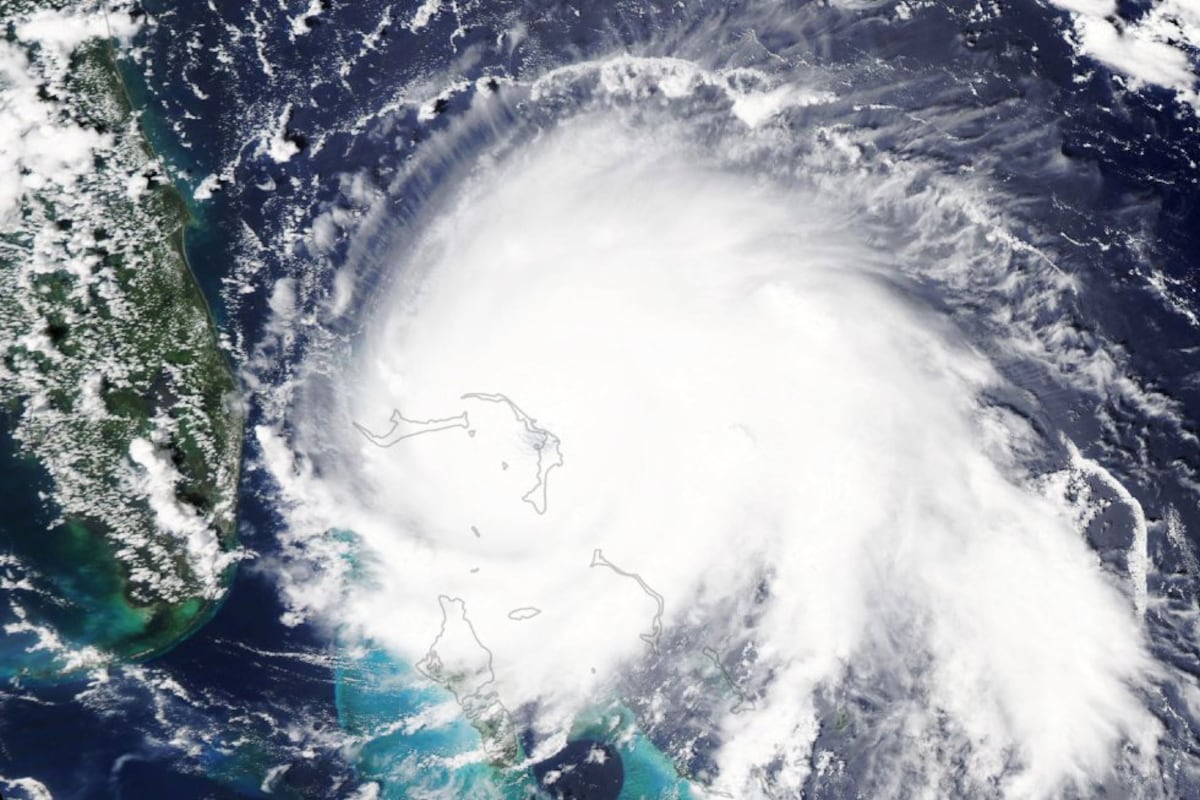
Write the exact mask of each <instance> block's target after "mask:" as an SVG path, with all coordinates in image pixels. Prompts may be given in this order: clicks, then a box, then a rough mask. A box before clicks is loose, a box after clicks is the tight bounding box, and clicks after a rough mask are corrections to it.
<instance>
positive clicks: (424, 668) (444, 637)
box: [416, 595, 521, 765]
mask: <svg viewBox="0 0 1200 800" xmlns="http://www.w3.org/2000/svg"><path fill="white" fill-rule="evenodd" d="M438 602H439V603H440V604H441V607H442V627H441V630H440V631H439V632H438V635H437V637H436V638H435V639H434V640H433V644H431V645H430V646H429V651H428V652H427V653H426V654H425V657H424V658H422V659H421V660H420V661H418V662H417V664H416V667H417V669H418V670H419V671H420V672H421V674H422V675H424V676H425V677H427V678H429V679H430V680H431V681H434V682H435V683H438V684H441V685H442V686H444V687H445V688H446V689H448V690H450V692H451V693H452V694H453V695H454V699H455V700H456V701H458V704H459V706H460V707H461V708H462V710H463V715H464V716H465V717H466V718H467V720H468V721H469V722H470V723H471V725H472V726H473V727H474V728H475V730H477V731H478V732H479V735H480V737H482V739H483V749H484V752H486V753H487V756H488V760H489V761H490V762H491V763H493V764H507V765H512V764H515V763H517V761H518V760H519V759H520V756H521V748H520V744H519V743H518V741H517V726H516V723H514V722H513V719H512V715H510V714H509V713H508V709H507V708H505V707H504V704H503V703H502V702H501V701H500V695H499V694H498V693H497V692H496V688H495V681H496V674H495V672H493V671H492V651H491V650H489V649H488V648H487V647H485V646H484V644H483V642H481V641H479V637H478V636H477V635H476V633H475V628H474V626H473V625H472V624H471V621H470V620H469V619H468V618H467V604H466V603H465V602H464V601H463V600H461V599H459V598H457V597H448V596H446V595H441V596H440V597H438Z"/></svg>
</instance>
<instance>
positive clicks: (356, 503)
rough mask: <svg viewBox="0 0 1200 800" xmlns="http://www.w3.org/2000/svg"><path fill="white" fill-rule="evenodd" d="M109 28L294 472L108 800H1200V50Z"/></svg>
mask: <svg viewBox="0 0 1200 800" xmlns="http://www.w3.org/2000/svg"><path fill="white" fill-rule="evenodd" d="M110 14H111V15H112V16H113V17H114V18H116V17H118V16H120V15H122V14H123V15H124V16H120V19H121V20H122V21H121V23H120V25H121V26H123V27H120V30H121V36H122V37H124V38H123V40H122V41H124V42H125V44H124V45H123V47H125V48H127V49H128V54H127V55H125V56H123V58H127V59H128V64H127V67H126V71H127V72H128V73H129V76H128V77H127V80H128V81H129V82H130V92H131V97H132V98H133V101H134V104H135V106H136V105H139V104H141V105H144V110H143V111H141V112H140V113H141V115H142V116H141V120H142V122H141V124H142V126H143V128H144V129H145V136H146V137H147V139H148V141H149V143H150V144H151V145H153V146H154V148H155V149H156V150H157V151H158V153H159V154H160V155H161V159H162V161H161V169H162V171H163V173H164V174H165V175H167V176H169V180H170V181H171V182H172V183H173V185H175V186H176V187H178V189H179V191H180V192H181V193H182V196H183V197H184V198H185V200H186V204H187V206H188V209H189V213H190V214H191V222H190V223H189V227H188V228H187V238H186V240H185V242H184V244H183V248H184V252H185V254H186V257H187V261H188V264H189V265H190V268H191V270H192V271H193V272H194V274H195V276H196V279H197V282H198V286H199V290H200V291H201V292H202V293H203V294H204V295H205V296H206V297H207V298H209V302H210V303H211V304H212V309H211V311H212V314H213V315H214V320H215V322H214V324H215V326H216V330H217V336H218V340H219V343H220V347H221V348H222V349H223V351H224V352H225V353H227V354H228V358H229V359H230V360H231V363H232V364H233V369H234V371H235V373H236V376H237V382H238V389H237V400H236V404H235V406H234V407H236V408H237V409H239V413H244V415H245V432H244V440H245V441H244V447H243V450H242V455H241V458H242V464H241V471H242V474H241V477H240V484H239V486H238V489H237V507H238V511H237V519H238V525H237V529H238V543H237V546H236V548H234V549H233V550H232V552H231V553H230V554H228V555H221V556H219V557H217V556H212V557H213V558H219V568H220V569H228V570H230V572H229V573H228V574H229V575H230V576H232V577H229V579H228V583H227V584H226V589H225V591H226V592H227V595H226V596H225V598H224V599H223V600H222V601H221V605H220V607H219V608H214V609H213V610H212V611H211V612H210V614H211V618H208V617H206V618H205V619H204V620H203V621H202V622H200V623H197V624H196V625H195V626H194V627H193V629H189V632H188V634H187V636H186V640H183V639H180V640H179V641H178V642H176V643H175V644H173V645H172V647H171V648H170V649H166V650H164V651H161V652H156V653H155V654H154V655H153V656H147V654H146V652H143V653H141V654H139V655H136V656H135V657H134V658H133V659H131V660H123V659H121V658H116V659H115V660H113V659H107V658H103V657H95V658H93V656H95V648H96V647H102V644H97V643H96V642H91V646H92V647H93V649H92V650H79V651H77V652H76V651H72V650H71V647H74V646H76V643H74V640H71V639H70V637H69V636H68V637H67V639H66V640H64V641H63V642H58V640H57V639H55V640H54V642H55V644H54V645H53V646H55V647H60V646H61V647H62V648H63V649H64V652H65V653H70V652H76V661H79V658H80V657H81V656H80V654H81V653H82V654H83V655H85V656H87V658H83V661H85V662H88V663H92V662H94V664H93V665H92V666H90V667H87V668H85V669H84V671H83V672H82V673H80V672H79V671H78V669H76V668H72V669H74V671H71V670H67V671H68V672H70V673H71V676H72V677H71V678H70V681H74V682H75V683H71V682H70V681H68V682H67V683H66V684H63V683H62V682H59V684H58V686H59V688H58V689H55V690H51V689H48V688H47V689H39V688H36V687H34V688H31V689H24V690H22V691H25V692H26V693H27V694H26V695H24V697H26V698H27V699H26V700H25V702H32V700H30V699H28V698H33V697H37V696H39V695H38V692H42V691H46V692H53V691H58V692H60V694H54V695H53V696H52V697H50V699H48V700H46V702H50V703H51V704H54V705H56V706H57V707H59V708H61V709H63V711H62V713H64V714H65V713H67V710H68V709H69V710H71V713H79V714H80V715H81V717H80V718H81V719H87V720H93V721H92V722H86V723H82V722H81V723H76V724H84V725H100V724H101V723H100V722H98V721H97V720H107V721H111V720H114V719H121V720H133V721H135V722H131V726H132V727H133V728H134V729H135V730H136V733H135V734H131V735H130V736H126V737H124V738H120V739H119V740H117V741H116V743H114V745H113V748H112V749H113V752H112V753H111V754H109V755H106V756H104V757H100V756H97V757H96V758H95V759H94V760H95V762H96V764H98V765H106V766H104V767H103V771H105V773H106V775H107V778H105V780H106V781H107V784H108V785H109V786H110V787H116V788H115V790H114V791H116V792H117V793H116V794H113V795H101V794H86V793H85V794H84V795H79V796H87V797H92V796H97V797H99V796H119V797H125V796H129V797H134V796H150V795H149V794H147V792H151V793H152V792H161V791H167V790H168V788H169V787H183V786H192V787H194V789H195V791H200V788H201V786H204V787H208V788H207V789H205V790H206V791H217V790H218V789H219V790H220V791H224V792H228V793H230V794H229V795H228V796H236V797H243V796H245V797H251V796H266V795H276V794H278V795H282V796H288V797H346V798H352V797H353V798H359V799H360V800H365V799H366V798H513V799H514V800H515V799H516V798H521V799H522V800H524V799H526V798H584V799H586V800H603V799H604V798H612V799H613V800H616V799H617V798H621V799H622V800H633V799H634V798H648V799H649V798H708V797H728V798H746V800H753V799H756V798H764V799H765V798H772V799H776V798H778V799H782V798H800V797H805V798H937V797H964V798H966V797H969V798H1014V799H1016V798H1030V799H1041V798H1084V797H1130V798H1187V797H1191V796H1195V794H1196V793H1197V792H1198V791H1200V788H1198V787H1200V761H1198V760H1197V756H1196V752H1197V749H1196V736H1197V733H1196V731H1197V730H1198V729H1200V721H1198V720H1200V717H1198V716H1197V715H1198V713H1200V684H1198V683H1197V678H1196V676H1197V674H1200V672H1198V670H1200V649H1198V647H1197V643H1196V621H1197V609H1198V608H1200V607H1198V606H1197V594H1196V592H1197V580H1200V562H1197V556H1196V552H1195V535H1194V533H1193V531H1195V530H1196V529H1197V526H1198V525H1200V518H1198V516H1197V510H1196V509H1197V504H1196V498H1197V491H1198V488H1200V474H1198V470H1200V439H1198V438H1197V433H1196V418H1197V413H1200V395H1198V394H1197V391H1198V388H1200V384H1198V383H1197V380H1196V375H1197V372H1196V368H1195V364H1196V361H1195V359H1196V354H1197V353H1200V317H1198V316H1197V314H1200V311H1198V310H1197V305H1196V304H1197V300H1196V292H1197V288H1196V287H1197V285H1198V284H1197V278H1196V273H1195V267H1196V263H1197V253H1200V240H1198V238H1197V237H1198V236H1200V216H1198V213H1200V212H1198V211H1197V206H1196V203H1195V197H1196V192H1197V183H1198V179H1200V167H1198V166H1197V164H1198V163H1200V138H1198V137H1200V127H1198V126H1197V121H1196V120H1197V116H1196V115H1197V113H1200V77H1198V76H1200V12H1198V11H1197V10H1196V9H1195V8H1194V7H1193V6H1191V5H1190V4H1188V3H1186V2H1183V0H1157V2H1148V3H1132V4H1116V3H1110V2H1108V0H1087V1H1086V2H1084V1H1083V0H1053V2H1037V1H1036V0H1016V1H1015V2H1007V3H1002V4H1001V3H986V4H985V3H979V4H967V3H932V2H913V1H912V0H901V2H892V0H880V1H879V2H873V1H871V0H861V1H860V0H828V2H767V1H766V0H746V2H674V3H667V2H661V3H660V2H651V1H649V0H639V1H638V2H633V1H632V0H629V1H628V2H624V1H623V2H617V3H612V4H580V3H569V2H568V3H551V2H534V3H521V2H517V3H507V2H494V3H476V2H470V1H469V0H456V1H455V2H449V0H425V2H422V3H419V4H418V3H415V2H413V3H398V4H397V3H387V2H374V0H372V1H371V2H364V3H356V4H341V3H335V2H323V0H313V2H311V3H308V4H307V5H306V4H305V3H298V2H281V3H271V4H268V3H259V2H253V3H245V4H240V5H239V6H238V7H237V8H232V7H231V8H218V7H217V6H215V5H210V6H208V7H199V6H197V7H196V8H186V9H185V8H175V7H173V6H172V5H171V4H167V3H158V2H153V3H149V2H144V3H142V4H141V5H140V6H139V7H138V8H136V9H134V8H125V7H124V6H120V7H119V8H116V9H113V10H110ZM126 19H128V20H129V22H128V24H126V23H125V22H124V20H126ZM29 35H30V36H34V35H35V34H29ZM38 35H41V36H42V40H43V42H44V43H45V42H49V41H51V40H50V39H47V38H46V37H47V36H49V34H38ZM44 46H49V45H44ZM3 74H4V73H0V77H3ZM0 119H3V118H2V117H0ZM227 402H230V403H234V401H233V400H229V401H227ZM156 424H159V423H156ZM164 426H167V423H161V424H159V427H161V428H162V429H163V430H171V431H174V430H177V428H178V426H176V427H175V428H170V427H169V426H167V427H164ZM184 429H187V424H186V423H185V424H184ZM155 430H158V429H157V428H156V429H155ZM156 437H157V438H156ZM164 441H165V440H164V439H163V435H161V434H159V433H153V434H145V438H142V439H137V440H136V442H137V443H136V444H134V445H131V446H130V448H129V453H130V456H131V458H132V461H133V462H134V466H135V467H138V465H141V468H142V469H144V471H145V473H146V476H143V477H138V478H137V480H135V481H134V482H133V483H132V484H131V485H132V486H133V487H134V490H136V491H142V490H144V493H146V494H147V496H148V497H149V500H148V502H149V504H150V507H151V508H152V509H154V511H155V512H156V513H158V514H159V518H160V522H161V520H162V519H168V518H169V520H175V522H173V523H171V525H174V527H173V528H172V527H171V525H167V528H169V529H171V530H175V529H178V530H186V531H195V530H197V523H196V522H195V521H193V520H192V518H191V517H190V516H188V514H190V513H191V512H190V511H188V509H187V508H186V507H182V506H179V505H178V504H176V503H174V501H173V500H172V499H171V498H170V497H168V496H167V495H169V494H170V482H171V481H172V480H179V478H178V477H177V476H175V475H174V473H172V472H170V470H169V469H168V467H169V465H170V463H171V459H170V457H169V456H170V453H171V452H173V451H171V450H170V447H169V446H168V445H167V444H165V443H164ZM153 446H157V447H159V450H157V451H156V450H154V449H153ZM139 454H140V455H139ZM159 462H161V464H160V466H161V465H162V464H165V465H167V466H163V467H162V470H166V472H165V473H162V470H159V473H156V471H155V470H156V466H155V465H156V464H159ZM180 463H181V461H180V459H179V458H178V457H177V458H176V468H177V469H180V470H184V473H183V474H189V473H186V466H187V464H186V462H184V466H179V464H180ZM155 474H166V476H167V477H166V479H165V480H166V481H167V488H166V489H164V488H163V480H162V479H159V480H157V482H156V479H155V477H154V476H155ZM136 475H138V476H141V475H142V473H141V472H138V473H136ZM147 487H149V488H147ZM164 493H165V494H164ZM202 507H203V506H202ZM68 516H69V514H68ZM182 517H186V518H182ZM162 524H164V525H165V524H166V523H165V522H164V523H162ZM199 530H203V526H200V527H199ZM201 535H202V534H201V533H194V534H193V538H196V537H201ZM203 535H205V536H207V535H208V534H203ZM205 541H206V542H209V544H208V545H206V546H208V548H209V550H210V551H211V550H212V548H214V547H216V545H215V544H212V543H211V542H210V540H209V539H205ZM212 541H215V540H212ZM209 555H210V556H211V553H209ZM0 563H5V562H0ZM13 563H14V564H15V563H16V562H15V561H14V562H13ZM231 564H232V565H233V566H229V565H231ZM147 569H150V570H151V572H152V569H151V568H145V569H143V571H142V572H136V571H135V572H136V574H144V573H145V571H146V570H147ZM213 569H216V568H209V572H212V571H213ZM234 571H236V575H234V574H233V573H234ZM206 574H207V573H206ZM213 580H215V579H213ZM210 582H211V581H210ZM206 591H208V592H210V594H209V595H206V596H208V597H211V593H212V592H213V591H215V590H213V589H208V590H206ZM30 613H31V612H30ZM21 614H22V615H25V616H21V619H22V620H26V617H27V616H28V613H27V612H25V611H21ZM34 616H36V614H34ZM22 625H24V627H23V628H20V629H21V630H32V629H34V628H33V627H31V623H29V622H28V621H26V622H23V623H22ZM13 630H17V629H13ZM47 630H50V629H49V628H47ZM51 639H52V637H51V635H50V634H49V633H46V634H44V635H43V638H42V641H43V645H42V647H43V648H45V647H49V646H50V645H49V644H47V643H49V642H51ZM80 646H81V645H80ZM147 652H148V651H147ZM63 658H67V656H63ZM88 659H91V661H88ZM130 662H131V663H130ZM89 669H90V670H91V671H90V672H89V671H88V670H89ZM233 676H236V677H233ZM64 685H65V686H67V687H68V689H67V690H64V689H63V688H62V687H63V686H64ZM72 686H73V687H74V688H70V687H72ZM63 691H66V692H67V694H65V695H63V694H61V692H63ZM29 693H32V694H29ZM68 695H69V696H68ZM8 702H9V703H11V702H17V701H8ZM147 708H149V709H151V712H150V713H149V714H147V712H146V709H147ZM104 724H108V723H104ZM6 741H7V739H6V738H5V735H3V734H0V743H4V742H6ZM0 752H3V750H0ZM13 752H14V753H15V754H17V753H20V752H23V751H21V750H20V748H19V747H16V746H14V750H13ZM26 761H27V762H28V763H30V764H33V766H31V767H28V768H26V767H25V766H22V764H23V763H24V762H21V760H20V759H17V765H18V766H19V767H20V770H23V771H18V772H11V774H10V770H9V768H8V767H2V768H0V769H2V770H3V771H4V772H5V775H8V776H9V777H7V778H4V781H5V783H6V785H7V788H8V790H9V791H25V792H27V794H28V796H30V797H40V796H42V795H39V794H37V793H36V791H43V790H44V791H45V792H47V796H58V793H57V791H56V792H54V793H52V792H51V790H52V789H54V788H55V786H56V784H55V782H54V780H53V779H51V778H48V777H46V775H45V774H42V773H38V771H37V769H35V767H36V766H37V764H36V763H35V762H36V759H33V760H30V759H26ZM97 768H98V769H99V768H100V767H97ZM26 773H28V775H29V777H20V775H24V774H26ZM184 780H186V781H191V782H194V783H176V782H175V781H184ZM30 787H34V788H32V789H31V788H30ZM39 787H40V788H39ZM35 789H36V791H35ZM171 790H172V791H174V790H175V789H171ZM58 791H61V789H60V790H58ZM256 792H257V793H256ZM18 796H21V795H19V794H18ZM69 796H74V795H69ZM198 796H199V795H198ZM220 796H226V795H224V794H222V795H220Z"/></svg>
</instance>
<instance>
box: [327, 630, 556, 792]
mask: <svg viewBox="0 0 1200 800" xmlns="http://www.w3.org/2000/svg"><path fill="white" fill-rule="evenodd" d="M336 695H337V709H338V719H339V721H340V723H341V725H342V728H343V729H344V730H345V731H346V732H347V733H349V734H350V735H351V736H353V737H355V739H356V740H357V742H358V744H357V747H356V751H357V752H356V758H355V761H356V763H357V766H358V769H359V771H360V774H361V776H362V778H363V779H364V780H374V781H378V782H379V783H380V784H381V785H382V787H383V788H382V793H381V797H382V798H385V799H390V798H397V800H399V799H400V798H410V797H447V798H463V800H467V799H468V798H479V800H484V798H488V799H489V800H490V799H492V798H494V799H495V800H501V799H507V798H513V799H514V800H515V799H516V798H527V797H529V796H530V793H531V791H532V790H533V784H532V781H531V778H530V776H529V774H528V772H527V771H525V770H522V769H501V768H497V767H492V766H490V765H487V764H483V763H480V762H479V761H477V760H475V759H474V758H473V757H471V756H470V754H471V753H473V752H476V751H478V750H479V749H480V748H481V747H482V741H481V739H480V736H479V734H478V733H477V732H476V731H475V729H474V728H472V727H471V725H470V724H469V723H468V722H467V720H466V719H465V718H463V717H462V716H461V715H458V716H453V717H452V719H451V720H450V721H449V722H448V723H447V722H443V721H440V720H444V716H442V712H445V711H449V712H450V714H451V715H453V713H454V712H453V710H452V709H448V708H447V706H448V704H449V705H452V704H454V702H455V700H454V696H453V695H452V694H451V693H450V692H448V691H446V690H445V689H442V688H441V687H438V686H436V685H434V684H431V683H430V682H429V681H428V680H427V679H425V678H424V677H423V676H422V675H421V674H420V673H418V672H417V671H416V670H414V669H413V668H412V667H411V666H410V665H408V664H406V663H405V662H403V661H400V660H398V659H396V658H394V657H392V656H391V655H390V654H388V653H387V652H386V651H384V650H383V649H382V648H380V647H379V646H377V645H375V644H373V643H370V642H361V643H355V644H350V645H348V646H343V647H342V654H341V657H340V658H339V666H338V668H337V683H336ZM434 714H436V715H438V717H439V721H438V722H433V721H430V722H429V723H428V724H425V725H421V724H419V723H417V722H416V720H417V719H420V718H422V717H423V715H434Z"/></svg>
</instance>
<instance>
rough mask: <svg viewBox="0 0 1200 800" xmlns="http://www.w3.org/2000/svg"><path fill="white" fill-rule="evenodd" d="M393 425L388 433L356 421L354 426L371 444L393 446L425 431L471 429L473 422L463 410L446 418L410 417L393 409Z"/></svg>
mask: <svg viewBox="0 0 1200 800" xmlns="http://www.w3.org/2000/svg"><path fill="white" fill-rule="evenodd" d="M391 422H392V427H391V428H389V429H388V431H387V433H372V432H371V431H370V430H369V429H367V428H366V427H364V426H363V425H360V424H359V423H357V422H355V423H354V427H355V428H357V429H358V432H359V433H361V434H362V435H363V436H365V437H367V440H368V441H369V442H371V444H373V445H375V446H377V447H391V446H392V445H394V444H396V443H397V442H401V441H403V440H405V439H411V438H412V437H414V436H420V435H421V434H423V433H437V432H438V431H445V430H449V429H451V428H467V429H470V427H471V423H470V420H469V419H468V418H467V412H465V411H464V412H463V413H461V414H459V415H458V416H455V417H446V418H445V419H425V420H417V419H409V418H408V417H406V416H404V415H403V414H401V413H400V409H398V408H397V409H393V410H392V416H391Z"/></svg>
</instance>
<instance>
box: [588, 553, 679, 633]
mask: <svg viewBox="0 0 1200 800" xmlns="http://www.w3.org/2000/svg"><path fill="white" fill-rule="evenodd" d="M588 566H590V567H607V568H609V569H611V570H612V571H613V572H615V573H617V574H618V575H620V576H622V577H624V578H630V579H631V580H633V581H636V582H637V585H638V586H640V587H641V589H642V591H643V592H645V593H646V596H648V597H649V598H650V599H651V600H653V601H654V603H655V605H656V606H657V607H658V610H657V611H655V613H654V618H653V619H652V620H651V621H650V632H649V633H643V634H640V637H641V639H642V641H644V642H645V643H646V644H648V645H650V649H651V650H653V651H654V652H655V653H657V652H658V640H659V639H660V638H662V617H663V611H665V610H666V602H665V601H664V600H663V596H662V595H661V594H659V593H658V592H656V591H654V589H652V588H651V587H650V584H648V583H646V581H644V580H642V576H641V575H638V574H637V573H636V572H626V571H625V570H623V569H621V568H620V567H618V566H617V565H616V564H614V563H612V562H611V561H609V560H608V559H607V558H605V557H604V553H603V552H601V550H600V548H596V549H595V550H594V551H592V563H591V564H589V565H588Z"/></svg>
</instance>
